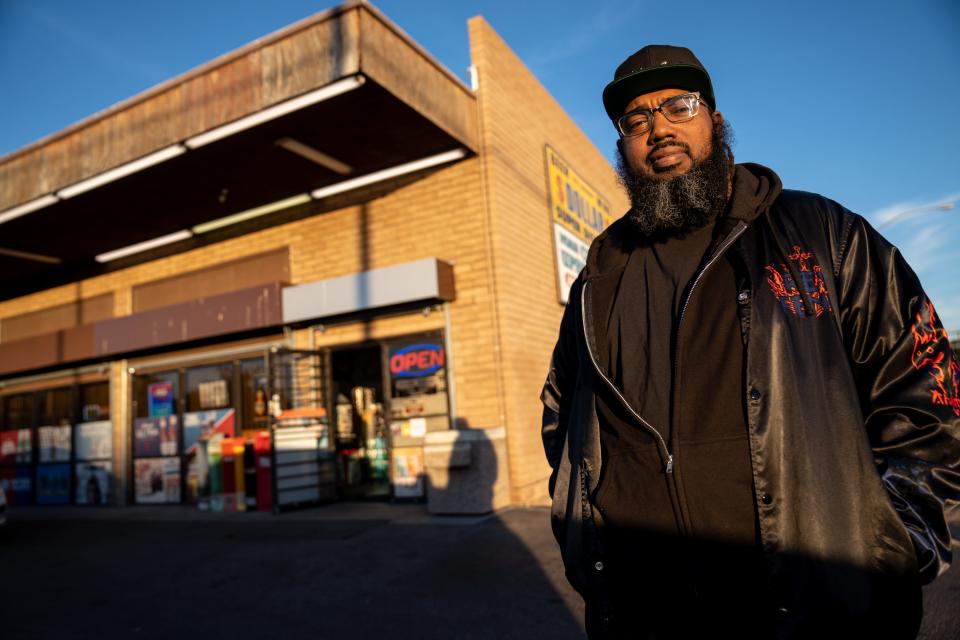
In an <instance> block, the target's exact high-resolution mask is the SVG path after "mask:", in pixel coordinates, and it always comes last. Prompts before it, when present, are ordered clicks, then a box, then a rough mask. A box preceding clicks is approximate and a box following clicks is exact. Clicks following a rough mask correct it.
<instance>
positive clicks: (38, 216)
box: [0, 2, 477, 300]
mask: <svg viewBox="0 0 960 640" xmlns="http://www.w3.org/2000/svg"><path fill="white" fill-rule="evenodd" d="M351 79H356V80H359V81H362V84H360V86H358V87H356V88H350V89H349V90H346V91H345V92H337V91H332V92H331V94H330V95H329V96H326V95H325V97H324V99H322V100H321V101H319V102H316V101H314V102H310V101H309V100H306V101H304V98H305V97H307V98H309V96H310V95H311V94H316V93H317V92H323V91H325V90H326V89H329V88H332V87H335V86H336V85H337V84H338V83H341V84H342V83H348V84H351V85H354V84H356V82H354V81H353V80H351ZM284 105H286V106H290V105H295V106H296V109H293V107H291V109H293V110H289V111H288V110H286V109H284ZM304 105H305V106H304ZM277 110H280V111H279V112H280V113H282V115H277V113H278V111H277ZM267 114H271V115H273V116H275V117H273V118H272V119H269V120H267V121H265V122H260V123H259V124H255V125H254V126H252V127H250V128H246V129H243V130H240V131H231V132H230V133H229V135H226V136H225V137H222V138H220V139H217V140H215V141H213V142H210V143H209V144H205V145H203V146H196V145H194V144H192V141H196V140H198V139H200V138H203V137H204V136H207V137H209V136H210V135H211V132H216V131H218V130H221V131H222V130H223V129H226V128H228V125H232V124H234V123H236V122H239V121H244V120H246V121H249V120H250V119H251V118H253V119H254V120H257V119H258V118H260V117H261V116H264V115H267ZM258 122H259V120H258ZM476 134H477V129H476V102H475V96H474V95H473V94H472V92H470V90H469V89H467V88H466V87H465V86H463V84H462V83H461V82H460V81H459V80H458V79H457V78H456V77H454V76H453V75H452V74H450V73H449V72H448V71H447V70H446V69H444V68H443V67H442V66H441V65H439V64H438V63H437V62H436V61H435V60H433V59H432V58H431V57H430V56H429V54H427V53H426V52H424V51H423V50H422V49H421V48H419V46H418V45H417V44H416V43H415V42H413V41H412V40H410V39H409V37H408V36H406V35H405V34H403V32H402V31H400V30H399V29H398V28H396V27H395V25H393V24H392V23H390V22H389V20H387V19H386V18H385V17H384V16H383V15H382V14H380V13H379V12H378V11H376V9H374V8H373V7H371V6H370V5H369V4H367V3H365V2H348V3H347V4H345V5H342V6H341V7H338V8H335V9H332V10H329V11H325V12H322V13H320V14H317V15H316V16H312V17H311V18H308V19H306V20H303V21H301V22H300V23H297V24H294V25H291V26H290V27H287V28H285V29H283V30H281V31H279V32H277V33H275V34H272V35H270V36H267V37H265V38H261V39H260V40H257V41H256V42H254V43H251V44H250V45H248V46H247V47H243V48H241V49H239V50H237V51H235V52H232V53H230V54H227V55H226V56H223V57H222V58H218V59H217V60H214V61H211V62H210V63H208V64H206V65H204V66H202V67H199V68H198V69H195V70H194V71H191V72H189V73H187V74H184V75H183V76H181V77H178V78H174V79H172V80H170V81H168V82H166V83H164V84H163V85H160V86H158V87H156V88H154V89H152V90H150V91H147V92H145V93H144V94H141V95H139V96H135V97H134V98H131V99H130V100H127V101H125V102H123V103H120V104H118V105H115V106H114V107H111V108H110V109H108V110H107V111H105V112H102V113H99V114H95V115H94V116H91V117H90V118H89V119H88V120H85V121H84V122H81V123H78V124H77V125H74V126H73V127H70V128H68V129H65V130H64V131H62V132H60V133H57V134H54V135H53V136H50V137H49V138H47V139H45V140H41V141H39V142H37V143H35V144H33V145H30V146H28V147H26V148H24V149H22V150H19V151H17V152H14V153H13V154H10V155H8V156H6V157H4V158H0V300H3V299H9V298H13V297H17V296H21V295H25V294H27V293H31V292H34V291H40V290H43V289H47V288H49V287H52V286H57V285H61V284H66V283H70V282H76V281H78V280H81V279H84V278H89V277H92V276H96V275H99V274H102V273H106V272H109V271H113V270H117V269H120V268H125V267H128V266H130V265H132V264H136V263H140V262H144V261H147V260H153V259H156V258H158V257H161V256H163V255H170V254H172V253H176V252H180V251H185V250H189V249H193V248H197V247H200V246H204V245H205V244H209V243H211V242H215V241H219V240H222V239H224V238H226V237H232V236H236V235H240V234H242V233H249V232H251V231H254V230H256V229H259V228H263V227H265V226H270V225H274V224H281V223H283V222H286V221H289V220H291V219H296V218H298V217H303V216H306V215H316V214H319V213H322V212H323V211H327V210H331V209H333V208H338V207H343V206H348V205H350V204H355V203H358V202H363V201H364V200H362V199H363V198H367V199H369V198H370V197H377V196H379V195H382V194H384V193H386V192H388V191H389V190H390V189H394V188H396V187H397V186H398V185H401V184H406V183H409V182H410V181H412V180H416V179H418V178H419V176H422V175H424V173H425V172H426V171H429V170H430V169H425V170H421V171H417V172H413V173H409V174H408V175H405V176H403V177H401V178H393V179H391V180H389V181H386V182H380V183H377V184H376V185H373V186H365V187H363V188H361V189H359V190H356V191H351V192H350V193H349V194H344V193H340V194H338V195H335V196H330V197H321V198H320V199H315V200H312V201H306V202H303V203H301V204H299V205H298V206H296V207H294V210H292V211H291V210H289V209H288V210H283V211H278V212H276V213H270V214H267V215H265V216H263V217H258V218H257V219H256V221H254V222H251V223H243V224H236V225H232V226H231V227H229V228H225V229H218V230H216V231H213V232H210V233H203V234H201V235H196V236H194V237H191V238H187V239H184V240H181V241H178V242H176V243H173V244H169V245H166V246H163V247H162V248H158V249H152V250H149V251H144V252H140V253H137V254H135V255H133V256H129V257H125V258H122V259H119V260H116V261H111V262H108V263H106V264H101V263H99V262H97V261H96V260H95V257H96V256H97V255H100V254H103V253H107V252H110V251H115V250H117V249H121V248H124V247H129V246H131V245H135V244H137V243H140V242H144V241H148V240H152V239H156V238H160V237H163V236H166V235H168V234H172V233H175V232H178V231H182V230H185V229H191V228H193V227H196V226H197V225H200V224H203V223H205V222H210V221H214V220H219V219H222V218H224V217H226V216H230V215H233V214H237V213H241V212H246V211H249V210H251V209H255V208H258V207H264V206H266V205H270V204H273V203H276V202H277V201H280V200H284V199H288V198H291V197H294V196H298V195H302V194H308V193H311V192H314V191H315V190H317V189H321V188H323V187H327V186H330V185H335V184H337V183H342V182H344V181H350V180H352V179H355V178H360V177H363V176H366V175H368V174H371V173H375V172H378V171H382V170H385V169H390V168H393V167H397V166H398V165H404V164H406V163H411V162H414V161H417V160H421V159H423V158H427V157H430V156H435V155H437V154H440V153H443V152H448V151H451V150H455V149H462V150H468V151H469V150H475V149H476ZM284 140H285V141H286V142H285V143H284V145H283V146H280V145H278V142H279V141H284ZM166 152H173V153H170V154H169V156H167V155H165V156H164V158H165V159H164V160H163V161H162V162H159V163H157V164H152V165H151V166H146V167H145V168H144V167H143V165H138V164H137V163H138V162H141V161H142V159H144V158H151V157H156V155H157V154H165V153H166ZM131 167H134V168H136V170H135V171H127V169H130V168H131ZM433 170H435V169H433ZM111 172H121V173H124V174H126V175H123V176H122V177H118V178H116V179H114V180H111V181H107V182H106V183H104V184H98V185H97V186H96V187H95V188H92V189H90V190H87V191H84V192H80V191H81V190H82V187H80V188H78V187H77V185H83V184H84V183H87V184H89V181H91V180H98V177H103V176H106V175H108V174H110V173H111ZM114 175H116V173H114ZM51 194H57V195H58V196H61V197H65V196H70V197H65V199H63V200H60V201H56V202H54V203H53V204H47V203H46V201H49V200H53V199H54V198H53V197H52V196H51ZM304 200H306V199H305V198H304ZM34 203H41V204H45V205H46V206H41V207H39V208H35V210H32V211H30V212H29V213H26V214H24V215H20V216H19V217H14V216H15V215H17V214H16V211H17V210H18V209H23V208H24V207H26V208H28V209H30V208H33V207H32V205H33V204H34ZM11 212H13V213H11ZM198 231H199V230H198Z"/></svg>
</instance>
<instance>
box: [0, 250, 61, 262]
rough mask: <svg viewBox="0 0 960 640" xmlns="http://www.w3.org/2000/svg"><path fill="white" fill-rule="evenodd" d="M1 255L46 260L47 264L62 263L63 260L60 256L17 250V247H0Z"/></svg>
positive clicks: (35, 260) (38, 260)
mask: <svg viewBox="0 0 960 640" xmlns="http://www.w3.org/2000/svg"><path fill="white" fill-rule="evenodd" d="M0 256H9V257H11V258H20V259H22V260H33V261H34V262H45V263H47V264H60V263H61V262H63V260H61V259H60V258H54V257H53V256H45V255H41V254H39V253H30V252H29V251H17V250H16V249H3V248H0Z"/></svg>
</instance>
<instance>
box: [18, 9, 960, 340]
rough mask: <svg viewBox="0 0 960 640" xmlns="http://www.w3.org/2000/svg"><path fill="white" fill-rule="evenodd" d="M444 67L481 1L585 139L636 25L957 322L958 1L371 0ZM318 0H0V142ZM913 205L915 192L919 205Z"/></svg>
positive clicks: (600, 120) (59, 122)
mask: <svg viewBox="0 0 960 640" xmlns="http://www.w3.org/2000/svg"><path fill="white" fill-rule="evenodd" d="M374 4H375V5H376V6H377V7H378V8H379V9H380V10H382V11H383V12H384V13H385V14H386V15H387V16H388V17H389V18H391V19H392V20H393V21H394V22H396V23H397V24H399V25H400V27H401V28H403V29H404V30H405V31H407V33H409V34H410V35H411V36H412V37H413V38H414V39H415V40H417V41H418V42H419V43H420V44H421V45H423V46H424V47H425V48H426V49H427V50H428V51H429V52H430V53H432V54H433V55H434V56H435V57H437V58H438V59H439V60H440V61H441V62H443V63H444V64H445V65H446V66H448V67H449V68H450V69H451V70H452V71H453V72H454V73H456V74H457V75H459V76H460V77H464V78H465V77H466V68H467V66H468V65H469V64H470V61H469V49H468V41H467V28H466V21H467V19H468V18H469V17H471V16H473V15H478V14H479V15H483V16H484V17H485V18H486V19H487V20H488V21H489V22H490V23H491V24H492V25H493V27H494V28H495V29H496V30H497V31H498V32H499V33H500V35H501V36H503V38H504V39H505V40H506V41H507V43H509V44H510V46H511V47H512V48H513V49H514V51H516V53H517V54H518V55H519V56H520V58H521V59H522V60H524V62H525V63H526V64H527V65H528V66H529V67H530V69H531V70H532V71H533V72H534V74H536V75H537V77H538V78H539V79H540V80H541V82H542V83H543V84H544V85H545V86H546V87H547V89H548V90H549V91H550V92H551V94H552V95H553V96H554V97H555V98H556V99H557V101H558V102H559V103H560V104H561V105H562V106H563V107H564V108H565V109H566V111H567V112H568V113H569V114H570V116H571V117H572V118H573V119H574V121H576V122H577V123H578V124H579V125H580V127H581V128H582V129H583V130H584V131H585V132H586V134H587V135H588V136H589V137H590V138H591V139H592V140H593V141H594V143H595V144H596V145H597V147H598V148H599V149H600V150H601V151H602V152H604V153H605V154H606V155H607V156H608V157H612V152H613V148H614V141H615V135H614V130H613V128H612V127H611V125H610V123H609V122H608V121H607V120H606V117H605V116H604V113H603V108H602V105H601V103H600V92H601V91H602V89H603V86H604V84H606V82H607V81H608V80H609V79H610V77H611V75H612V73H613V69H614V68H615V67H616V66H617V65H618V64H619V63H620V62H621V61H622V60H623V59H624V58H625V57H626V56H627V55H629V54H630V53H632V52H633V51H635V50H636V49H638V48H640V47H641V46H643V45H644V44H648V43H671V44H681V45H685V46H688V47H690V48H692V49H693V50H694V52H695V53H696V54H697V56H698V57H699V58H700V59H701V61H702V62H703V63H704V64H705V65H706V66H707V68H708V69H709V70H710V73H711V75H712V77H713V81H714V87H715V89H716V93H717V101H718V108H719V109H720V110H721V111H722V112H723V113H724V115H725V116H726V117H727V119H728V120H729V121H730V122H731V124H732V126H733V129H734V133H735V135H736V139H737V144H736V147H735V151H736V154H737V159H738V160H740V161H752V162H760V163H762V164H766V165H767V166H769V167H771V168H773V169H774V170H775V171H777V172H778V173H779V174H780V176H781V178H782V179H783V182H784V185H785V186H787V187H790V188H795V189H805V190H810V191H816V192H819V193H822V194H824V195H826V196H828V197H831V198H833V199H835V200H837V201H839V202H840V203H842V204H844V205H845V206H847V207H848V208H850V209H852V210H854V211H857V212H858V213H862V214H864V215H865V216H867V217H868V219H870V220H871V221H873V222H874V223H875V224H876V225H880V224H883V223H884V222H886V221H888V220H890V219H891V218H896V216H897V215H898V214H899V213H900V212H905V211H914V212H915V213H914V214H913V215H908V216H905V217H903V218H899V219H898V220H899V221H895V222H893V223H892V224H889V225H887V226H884V228H883V232H884V234H885V235H886V236H887V237H888V238H889V239H890V240H891V241H892V242H893V243H894V244H896V245H897V246H898V247H900V248H901V250H902V251H903V253H904V255H905V256H906V257H907V259H908V261H909V262H910V263H911V265H912V266H913V267H914V269H915V270H916V271H917V273H918V274H919V275H920V277H921V280H922V281H923V283H924V285H925V287H926V289H927V291H928V293H929V294H930V297H931V298H932V299H933V301H934V303H935V305H936V306H937V309H938V311H939V313H940V315H941V317H942V319H943V321H944V324H945V325H946V326H947V328H948V329H949V330H951V332H960V277H958V276H960V268H958V265H960V203H958V208H955V209H953V210H946V211H943V210H925V209H923V208H924V207H928V206H929V205H935V204H938V203H942V202H956V201H957V199H958V198H960V160H958V157H960V155H958V153H960V115H958V114H960V83H958V82H957V79H958V78H960V3H958V2H956V1H955V0H913V1H911V2H904V1H902V0H901V1H900V2H890V1H886V0H875V1H872V2H860V1H857V0H854V1H841V2H838V1H836V0H832V1H829V2H827V1H823V0H807V1H805V2H771V1H769V0H768V1H766V2H743V1H739V0H730V1H726V2H716V1H713V2H702V1H700V0H689V1H688V2H686V3H679V4H678V3H676V2H664V1H662V0H660V1H657V2H648V1H642V2H636V1H634V2H629V1H619V0H611V1H607V0H594V1H593V2H566V1H554V2H543V1H539V0H538V1H528V2H523V3H521V2H516V0H513V1H511V2H482V1H477V2H451V1H450V0H447V1H446V2H442V1H433V0H430V1H412V0H382V1H380V2H376V3H374ZM330 6H332V3H328V2H308V1H306V0H270V1H267V0H260V1H254V0H230V1H226V0H203V1H201V2H197V1H196V0H193V1H186V0H165V1H164V2H137V1H130V0H127V1H125V2H119V1H116V2H108V1H105V0H100V1H97V0H87V1H86V2H76V1H75V0H0V78H3V81H4V89H3V99H2V100H0V122H3V126H2V127H0V155H3V154H6V153H9V152H10V151H13V150H15V149H17V148H19V147H21V146H23V145H26V144H29V143H30V142H32V141H34V140H36V139H39V138H41V137H43V136H45V135H47V134H50V133H53V132H55V131H58V130H60V129H62V128H64V127H66V126H68V125H70V124H72V123H74V122H76V121H78V120H81V119H83V118H85V117H86V116H89V115H91V114H93V113H95V112H97V111H99V110H101V109H104V108H106V107H109V106H110V105H112V104H114V103H116V102H118V101H120V100H122V99H124V98H127V97H129V96H131V95H134V94H136V93H138V92H140V91H143V90H144V89H147V88H149V87H151V86H153V85H155V84H157V83H159V82H162V81H164V80H166V79H168V78H171V77H173V76H176V75H178V74H180V73H183V72H184V71H186V70H188V69H190V68H192V67H194V66H197V65H199V64H202V63H203V62H206V61H208V60H210V59H212V58H214V57H216V56H218V55H220V54H222V53H225V52H227V51H230V50H232V49H235V48H237V47H239V46H242V45H244V44H246V43H248V42H250V41H252V40H255V39H256V38H258V37H260V36H263V35H265V34H267V33H270V32H271V31H274V30H276V29H278V28H280V27H283V26H285V25H287V24H290V23H291V22H294V21H296V20H298V19H300V18H303V17H306V16H308V15H311V14H312V13H315V12H317V11H321V10H323V9H326V8H328V7H330ZM918 209H921V210H920V211H918Z"/></svg>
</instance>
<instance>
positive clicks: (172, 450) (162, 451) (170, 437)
mask: <svg viewBox="0 0 960 640" xmlns="http://www.w3.org/2000/svg"><path fill="white" fill-rule="evenodd" d="M178 427H179V422H178V420H177V416H166V417H163V418H137V419H136V420H135V421H134V423H133V455H134V456H137V457H144V458H145V457H149V456H175V455H177V450H178V449H177V440H178V438H179V435H180V434H179V428H178Z"/></svg>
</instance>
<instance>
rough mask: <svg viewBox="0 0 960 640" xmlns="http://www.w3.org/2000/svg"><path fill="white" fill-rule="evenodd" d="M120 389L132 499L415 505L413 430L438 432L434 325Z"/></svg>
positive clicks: (150, 378) (419, 440)
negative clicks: (128, 418) (126, 401)
mask: <svg viewBox="0 0 960 640" xmlns="http://www.w3.org/2000/svg"><path fill="white" fill-rule="evenodd" d="M132 384H133V390H132V397H133V407H132V410H133V416H134V419H133V424H132V428H131V431H132V440H133V442H132V465H131V466H132V468H131V469H130V473H131V476H130V477H131V478H132V481H131V483H130V484H131V494H132V495H131V496H130V497H131V500H132V502H133V503H135V504H194V505H197V506H198V507H199V508H200V509H205V510H206V509H209V510H212V511H245V510H253V509H257V510H273V511H278V510H281V509H288V508H295V507H300V506H307V505H312V504H317V503H321V502H325V501H330V500H335V499H338V498H342V499H374V500H376V499H380V500H388V499H406V500H410V499H412V500H422V499H424V498H425V486H424V484H425V483H424V470H423V449H422V447H423V441H424V436H425V435H426V433H427V432H428V431H433V430H441V429H449V427H450V420H449V410H448V399H447V391H446V389H447V381H446V362H445V351H444V348H443V336H442V334H440V333H439V332H434V333H430V334H419V335H416V336H410V337H404V338H397V339H391V340H386V341H379V342H370V343H365V344H362V345H352V346H346V347H341V348H336V349H332V350H320V351H305V350H288V349H271V350H269V351H267V352H265V353H263V354H262V355H258V356H256V357H245V358H241V359H233V360H230V361H228V362H214V363H203V364H199V365H195V366H184V367H172V368H167V369H164V370H138V371H136V373H135V374H134V376H133V382H132ZM331 418H332V419H331Z"/></svg>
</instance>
